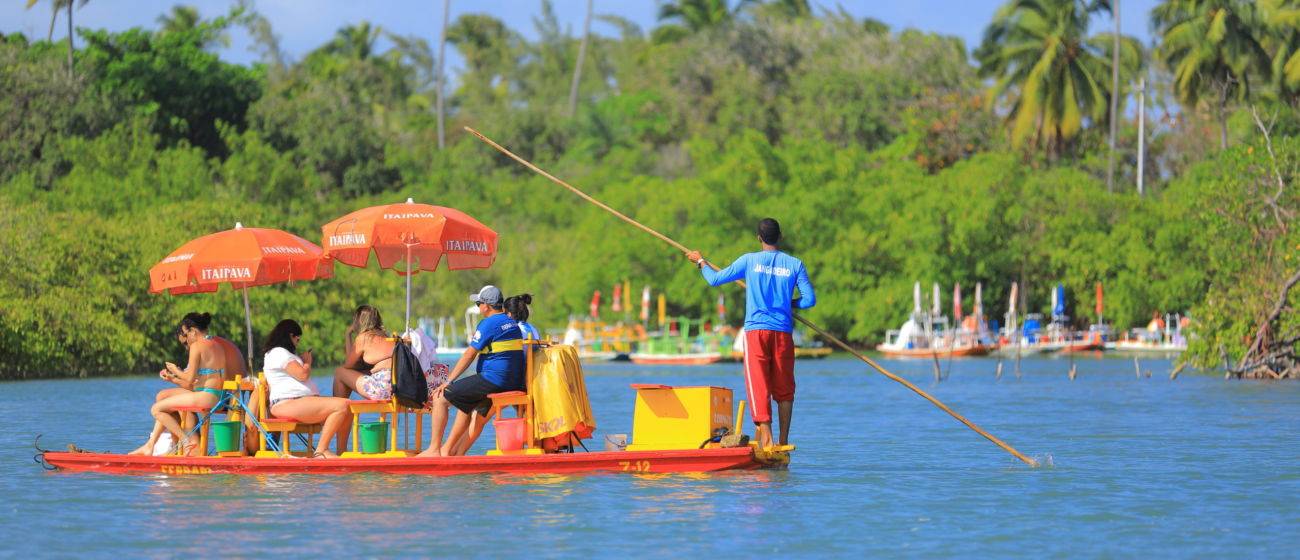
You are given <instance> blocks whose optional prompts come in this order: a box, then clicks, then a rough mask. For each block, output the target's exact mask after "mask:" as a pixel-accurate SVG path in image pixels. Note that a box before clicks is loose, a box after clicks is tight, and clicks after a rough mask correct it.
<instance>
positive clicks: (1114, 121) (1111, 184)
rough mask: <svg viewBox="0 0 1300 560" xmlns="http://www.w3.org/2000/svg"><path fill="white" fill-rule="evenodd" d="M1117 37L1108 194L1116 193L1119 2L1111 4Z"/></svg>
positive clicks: (1113, 53) (1113, 47) (1112, 57)
mask: <svg viewBox="0 0 1300 560" xmlns="http://www.w3.org/2000/svg"><path fill="white" fill-rule="evenodd" d="M1110 9H1111V16H1112V17H1114V18H1115V37H1114V41H1113V42H1112V44H1111V53H1110V159H1109V162H1108V163H1107V165H1106V192H1114V191H1115V134H1116V132H1117V130H1118V129H1119V0H1112V2H1111V7H1110Z"/></svg>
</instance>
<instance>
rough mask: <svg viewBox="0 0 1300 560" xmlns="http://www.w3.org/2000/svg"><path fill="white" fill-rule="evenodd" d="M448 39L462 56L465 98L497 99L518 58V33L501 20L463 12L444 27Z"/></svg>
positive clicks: (503, 89) (501, 95)
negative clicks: (448, 25) (449, 24)
mask: <svg viewBox="0 0 1300 560" xmlns="http://www.w3.org/2000/svg"><path fill="white" fill-rule="evenodd" d="M447 42H448V43H449V44H451V46H453V47H455V48H456V50H458V51H460V54H461V56H462V57H464V58H465V65H466V68H465V73H464V74H462V79H461V82H462V87H463V88H465V90H466V92H467V94H468V95H467V97H477V98H478V99H481V100H490V101H500V100H502V99H504V98H505V92H506V90H507V89H508V87H509V77H510V76H511V75H512V74H513V73H514V71H515V70H516V65H517V64H518V60H519V56H520V55H519V51H520V45H519V43H520V39H519V36H518V35H517V34H516V33H515V32H514V31H511V30H510V28H509V27H506V24H505V23H502V22H501V20H499V19H497V18H494V17H492V16H488V15H481V14H464V15H462V16H460V17H458V18H456V21H455V22H453V23H452V24H451V27H448V28H447Z"/></svg>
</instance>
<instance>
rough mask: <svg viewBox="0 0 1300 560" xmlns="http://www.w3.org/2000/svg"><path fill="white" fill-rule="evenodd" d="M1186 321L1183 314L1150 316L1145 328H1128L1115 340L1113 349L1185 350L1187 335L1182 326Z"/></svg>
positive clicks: (1164, 352) (1165, 352)
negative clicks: (1121, 336)
mask: <svg viewBox="0 0 1300 560" xmlns="http://www.w3.org/2000/svg"><path fill="white" fill-rule="evenodd" d="M1187 323H1188V319H1187V317H1186V316H1184V315H1180V314H1177V313H1172V314H1166V315H1165V316H1164V317H1160V316H1158V315H1157V316H1156V317H1152V318H1151V322H1150V323H1147V326H1146V328H1145V329H1130V330H1129V331H1128V332H1127V333H1124V336H1123V338H1121V339H1120V340H1117V341H1115V350H1119V351H1124V352H1143V353H1153V354H1179V353H1182V352H1183V351H1185V350H1187V337H1186V336H1184V334H1183V327H1184V326H1186V324H1187Z"/></svg>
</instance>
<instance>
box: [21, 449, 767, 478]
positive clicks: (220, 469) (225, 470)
mask: <svg viewBox="0 0 1300 560" xmlns="http://www.w3.org/2000/svg"><path fill="white" fill-rule="evenodd" d="M789 447H790V446H783V447H778V448H774V449H772V450H760V449H758V448H757V447H755V446H744V447H733V448H720V447H719V448H710V449H684V450H662V451H597V452H590V453H549V454H540V455H537V454H518V455H469V456H462V457H428V458H424V457H398V458H357V459H301V458H295V459H279V458H256V457H182V456H158V457H151V456H147V455H122V454H110V453H73V452H67V451H46V452H43V453H41V457H42V458H43V459H44V460H45V462H46V463H49V464H50V465H51V466H52V467H54V468H57V469H59V470H66V471H71V472H97V473H105V474H166V475H197V474H236V475H277V474H354V473H386V474H415V475H429V476H451V475H462V474H512V475H534V474H569V473H598V472H620V473H686V472H715V471H727V470H755V469H772V468H782V467H785V466H786V465H788V464H789V462H790V449H789Z"/></svg>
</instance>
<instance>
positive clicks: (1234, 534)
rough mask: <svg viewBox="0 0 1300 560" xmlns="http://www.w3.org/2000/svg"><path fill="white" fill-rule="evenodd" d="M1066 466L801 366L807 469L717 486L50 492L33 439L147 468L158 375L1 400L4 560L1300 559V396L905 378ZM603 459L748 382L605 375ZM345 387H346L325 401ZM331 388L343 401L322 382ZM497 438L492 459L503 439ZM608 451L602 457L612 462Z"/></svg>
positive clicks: (863, 382) (963, 372)
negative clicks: (1030, 463) (640, 402)
mask: <svg viewBox="0 0 1300 560" xmlns="http://www.w3.org/2000/svg"><path fill="white" fill-rule="evenodd" d="M882 363H883V364H885V366H886V367H888V368H891V369H893V370H894V371H895V373H899V374H901V375H904V376H906V377H908V378H909V379H910V380H912V381H913V382H915V383H917V384H918V385H920V386H921V387H922V388H925V389H927V390H930V391H931V392H932V393H933V394H934V395H935V396H936V397H937V398H939V399H940V400H942V401H944V402H946V403H947V404H949V405H950V406H952V407H953V408H954V409H956V410H957V411H958V412H961V413H963V414H965V415H966V416H967V417H968V418H970V419H971V420H972V421H974V422H975V423H976V424H979V425H980V426H982V427H984V428H985V429H987V430H989V431H990V432H992V433H993V434H995V435H997V436H999V437H1001V438H1002V439H1004V440H1005V441H1007V442H1008V443H1010V444H1011V445H1014V446H1016V447H1017V448H1018V449H1020V450H1021V451H1023V452H1025V453H1026V454H1028V455H1031V456H1033V457H1035V458H1037V459H1039V460H1041V461H1043V462H1044V463H1045V464H1047V465H1050V466H1046V467H1043V468H1037V469H1031V468H1028V467H1026V466H1024V465H1023V464H1020V463H1019V462H1018V461H1016V460H1015V459H1014V458H1012V457H1011V456H1010V455H1008V454H1006V453H1004V452H1003V451H1002V450H1000V449H998V448H997V447H995V446H994V445H992V444H991V443H989V442H988V441H986V440H984V439H983V438H981V437H979V436H978V435H976V434H975V433H974V432H971V431H970V430H968V429H967V428H965V427H964V426H962V425H960V424H958V423H957V422H956V421H954V420H953V419H951V418H950V417H948V416H947V415H946V414H944V413H943V412H941V411H939V410H938V409H936V408H934V407H933V406H932V405H930V404H929V403H927V402H925V401H923V400H922V399H920V398H919V397H917V396H916V395H914V394H912V393H911V392H909V391H907V390H906V389H904V388H902V387H901V386H899V385H897V384H895V383H894V382H892V381H889V380H888V379H885V378H884V377H881V376H879V375H875V374H873V373H870V372H869V371H868V370H867V368H866V366H865V365H864V364H862V363H860V362H856V361H851V360H849V359H838V358H831V359H827V360H823V361H801V362H799V364H798V367H797V372H798V383H799V389H798V391H799V392H798V399H797V402H796V408H795V414H796V416H795V422H794V431H793V436H792V440H793V441H794V443H796V444H797V445H798V450H797V451H796V452H795V456H794V461H793V463H792V465H791V467H790V468H789V470H787V471H759V472H736V473H719V474H711V475H700V474H689V475H687V474H683V475H653V474H644V475H630V474H593V475H580V476H528V477H510V476H500V475H482V476H459V477H447V478H432V477H400V476H391V475H373V474H362V475H349V476H305V475H299V476H280V477H252V476H234V475H221V476H188V477H186V476H180V477H177V476H171V477H168V476H163V475H156V476H108V475H96V474H74V473H47V472H45V471H43V470H42V469H41V468H40V467H39V466H37V464H36V463H34V462H33V461H32V454H33V451H32V445H31V442H32V438H33V437H34V436H35V434H37V433H43V434H45V436H44V438H43V439H42V444H43V445H45V446H48V447H62V446H63V445H65V444H66V443H68V442H75V443H77V444H78V445H80V446H81V447H84V448H87V449H93V450H111V451H118V452H122V451H126V450H129V449H131V448H133V447H135V446H136V445H138V444H139V443H140V442H141V441H142V440H143V438H144V436H146V435H147V430H148V427H149V419H148V417H147V410H146V407H147V406H148V402H149V401H150V400H151V399H152V394H153V392H154V391H156V390H157V389H158V388H160V386H161V385H160V383H161V382H160V381H158V380H157V379H156V378H147V377H122V378H111V379H87V380H60V381H27V382H11V383H0V419H2V420H0V422H2V423H3V434H4V438H3V441H4V443H5V445H4V446H3V448H2V449H0V490H3V496H4V499H3V501H2V502H0V543H3V544H2V545H0V557H29V556H37V557H68V556H87V557H113V556H118V557H121V556H129V557H150V558H151V557H178V556H180V557H184V556H199V557H211V556H217V555H222V556H225V555H233V556H236V557H247V556H253V555H258V556H274V555H288V556H293V557H297V556H307V555H312V556H315V555H321V554H328V555H348V556H357V557H378V556H393V555H402V556H416V555H419V556H432V555H438V556H443V555H456V556H469V555H474V556H483V555H507V556H523V555H529V556H539V557H575V556H587V557H611V556H614V557H617V556H635V557H683V556H685V555H688V554H689V555H696V554H701V553H703V554H719V555H725V556H726V557H752V556H756V555H758V554H763V553H776V554H782V555H786V554H789V555H800V556H804V555H809V556H811V555H816V556H840V557H847V556H861V555H863V554H870V555H872V556H964V557H970V556H975V557H990V556H996V557H1006V556H1016V557H1025V556H1050V557H1063V556H1068V557H1097V556H1108V557H1139V556H1140V557H1223V556H1228V555H1233V556H1238V555H1242V554H1245V555H1249V556H1250V557H1296V556H1297V555H1300V533H1297V531H1296V527H1297V525H1298V524H1300V502H1298V501H1297V499H1298V498H1300V423H1298V422H1297V413H1298V412H1300V384H1298V383H1294V382H1289V383H1281V382H1279V383H1269V382H1258V381H1225V380H1223V379H1222V377H1221V376H1220V375H1216V374H1212V373H1196V372H1183V374H1182V375H1181V376H1180V377H1179V378H1178V379H1177V380H1174V381H1171V380H1169V371H1170V365H1169V362H1167V361H1164V360H1155V359H1152V360H1146V361H1143V362H1142V368H1143V369H1144V370H1147V371H1150V372H1151V377H1141V378H1137V377H1135V375H1134V373H1133V363H1132V361H1130V360H1124V359H1081V360H1079V361H1078V362H1077V364H1078V378H1077V379H1075V380H1073V381H1070V380H1069V379H1068V378H1067V375H1066V373H1067V371H1068V370H1069V363H1070V362H1069V361H1067V360H1064V359H1050V358H1047V359H1044V358H1039V359H1032V360H1031V359H1027V360H1025V361H1024V362H1023V364H1022V375H1021V377H1019V378H1017V377H1016V376H1015V375H1014V372H1013V371H1012V367H1011V366H1010V365H1009V364H1008V365H1007V366H1006V370H1005V372H1004V374H1003V376H1002V378H1001V379H995V378H994V372H995V367H996V366H995V364H996V362H995V361H993V360H989V359H982V360H957V361H954V362H952V365H951V371H950V375H949V377H948V378H947V379H945V380H944V381H942V382H940V383H937V384H936V383H935V382H934V380H933V377H932V370H931V364H930V362H926V361H910V362H908V361H889V360H885V361H884V362H882ZM586 374H587V387H588V391H589V392H590V395H591V398H592V405H593V409H594V411H595V414H596V417H597V423H598V430H597V437H598V438H599V436H600V435H602V434H613V433H629V432H630V431H631V413H632V391H631V390H630V389H629V388H628V384H630V383H634V382H654V383H666V384H676V385H704V384H708V385H720V386H727V387H731V388H732V389H734V390H736V391H737V398H741V395H742V394H743V383H742V382H741V377H740V374H739V367H738V366H737V365H734V364H732V365H718V366H709V367H702V368H671V367H658V368H652V367H644V366H635V365H631V364H607V365H596V364H592V365H588V366H587V368H586ZM319 381H321V382H323V381H326V380H324V379H322V380H319ZM322 386H326V385H325V384H324V383H322ZM490 439H491V435H490V432H489V433H488V434H485V436H484V438H483V440H484V441H483V442H480V445H479V447H480V448H482V447H483V446H484V444H486V442H488V441H490ZM594 445H596V446H600V445H601V443H600V442H599V440H598V441H597V442H596V443H595V444H594Z"/></svg>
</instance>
